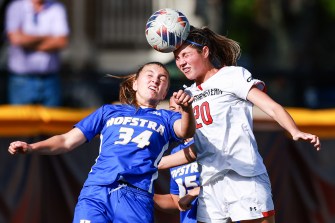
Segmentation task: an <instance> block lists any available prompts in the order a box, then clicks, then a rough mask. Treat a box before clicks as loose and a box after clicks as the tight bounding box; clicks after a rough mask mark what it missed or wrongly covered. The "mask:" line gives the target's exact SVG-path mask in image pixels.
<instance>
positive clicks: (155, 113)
mask: <svg viewBox="0 0 335 223" xmlns="http://www.w3.org/2000/svg"><path fill="white" fill-rule="evenodd" d="M151 113H152V114H154V115H158V116H162V114H161V113H160V112H159V111H153V112H151Z"/></svg>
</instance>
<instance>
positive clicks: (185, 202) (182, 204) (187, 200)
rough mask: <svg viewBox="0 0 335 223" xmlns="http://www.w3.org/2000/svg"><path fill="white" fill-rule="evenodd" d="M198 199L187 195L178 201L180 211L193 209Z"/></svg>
mask: <svg viewBox="0 0 335 223" xmlns="http://www.w3.org/2000/svg"><path fill="white" fill-rule="evenodd" d="M195 198H196V196H192V195H190V194H186V195H185V196H184V197H182V198H180V199H179V201H178V204H179V210H180V211H186V210H189V209H191V207H192V204H191V203H192V201H193V200H194V199H195Z"/></svg>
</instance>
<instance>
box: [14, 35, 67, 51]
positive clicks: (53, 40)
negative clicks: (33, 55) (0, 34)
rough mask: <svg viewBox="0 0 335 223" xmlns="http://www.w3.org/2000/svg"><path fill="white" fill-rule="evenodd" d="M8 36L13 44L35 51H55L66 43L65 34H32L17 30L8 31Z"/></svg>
mask: <svg viewBox="0 0 335 223" xmlns="http://www.w3.org/2000/svg"><path fill="white" fill-rule="evenodd" d="M8 38H9V41H10V42H11V44H13V45H17V46H21V47H24V48H27V49H31V50H36V51H57V50H60V49H63V48H65V47H66V46H67V45H68V37H67V36H58V37H57V36H34V35H27V34H24V33H22V32H21V31H17V32H11V33H9V34H8Z"/></svg>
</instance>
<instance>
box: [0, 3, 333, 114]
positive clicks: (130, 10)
mask: <svg viewBox="0 0 335 223" xmlns="http://www.w3.org/2000/svg"><path fill="white" fill-rule="evenodd" d="M9 2H10V0H0V3H1V20H0V21H1V28H3V27H4V11H5V7H6V6H7V4H8V3H9ZM61 2H63V3H64V4H65V6H66V7H67V13H68V19H69V24H70V28H71V33H70V45H69V46H68V47H67V48H66V49H65V50H63V51H62V67H61V69H62V72H61V75H62V82H63V85H62V86H63V96H62V97H63V105H64V106H67V107H92V106H99V105H101V104H102V103H105V102H108V103H109V102H111V101H114V100H118V82H117V81H116V80H114V79H112V80H111V79H110V78H106V77H105V74H107V73H109V74H115V75H123V74H129V73H131V72H134V71H135V70H136V69H137V68H138V67H139V66H140V65H142V64H143V63H145V62H148V61H152V60H157V61H160V62H163V63H165V64H168V65H169V68H170V70H171V73H172V75H173V81H172V88H171V92H172V91H173V90H174V89H175V88H181V87H182V85H183V84H184V83H187V81H186V80H185V78H184V77H183V75H181V74H180V73H178V72H177V70H176V68H175V64H174V62H173V61H172V60H173V58H172V53H167V54H164V53H158V52H155V51H154V50H153V49H151V48H150V46H149V45H148V43H147V42H146V39H145V35H144V31H145V24H146V21H147V19H148V18H149V16H150V15H151V14H152V13H153V12H154V11H156V10H157V9H160V8H166V7H170V8H175V9H178V10H180V11H181V12H183V13H184V14H185V15H186V16H187V17H188V19H189V20H190V23H191V24H192V25H194V26H198V27H201V26H208V27H210V28H211V29H213V30H215V31H216V32H218V33H220V34H222V35H226V36H228V37H230V38H232V39H234V40H236V41H238V42H239V43H240V44H241V48H242V57H241V58H240V61H239V65H241V66H245V67H246V68H247V69H249V70H250V71H251V72H252V74H253V76H254V77H255V78H258V79H261V80H264V81H265V82H266V84H267V85H268V93H269V94H270V95H271V96H272V97H273V98H274V99H276V100H277V101H278V102H279V103H281V104H282V105H284V106H294V107H307V108H330V107H334V105H335V89H334V87H333V86H334V82H335V80H334V78H333V76H334V72H335V63H334V61H335V41H334V38H335V34H334V32H335V29H334V27H335V2H334V1H333V0H272V1H267V0H187V1H177V0H153V1H151V0H112V1H111V0H97V1H81V0H71V1H70V0H61ZM0 44H1V45H0V47H1V48H0V50H1V51H0V69H1V71H0V83H1V86H0V91H1V94H0V95H1V96H0V103H2V104H5V103H6V90H5V89H6V85H5V83H6V81H5V80H6V65H5V64H6V63H5V60H6V53H7V52H6V44H7V43H6V38H5V34H4V32H2V35H1V42H0ZM180 80H182V81H180Z"/></svg>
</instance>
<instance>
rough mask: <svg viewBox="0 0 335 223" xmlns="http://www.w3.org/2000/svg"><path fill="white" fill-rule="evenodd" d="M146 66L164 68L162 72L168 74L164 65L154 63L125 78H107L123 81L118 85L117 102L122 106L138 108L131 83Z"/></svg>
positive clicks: (149, 63)
mask: <svg viewBox="0 0 335 223" xmlns="http://www.w3.org/2000/svg"><path fill="white" fill-rule="evenodd" d="M147 65H158V66H160V67H162V68H164V70H165V71H166V72H167V73H168V74H169V71H168V70H167V68H166V67H165V65H164V64H162V63H160V62H156V61H154V62H148V63H146V64H144V65H142V66H141V67H140V68H139V69H138V70H137V72H136V73H134V74H130V75H126V76H115V75H108V76H109V77H114V78H119V79H124V80H123V81H122V82H121V84H120V90H119V100H120V102H121V103H122V104H128V105H134V106H135V107H139V104H138V102H137V100H136V91H134V89H133V83H134V81H135V80H136V79H137V78H138V76H139V75H140V73H141V71H142V70H143V68H144V67H145V66H147ZM169 76H170V75H169ZM169 87H170V79H168V89H169Z"/></svg>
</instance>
